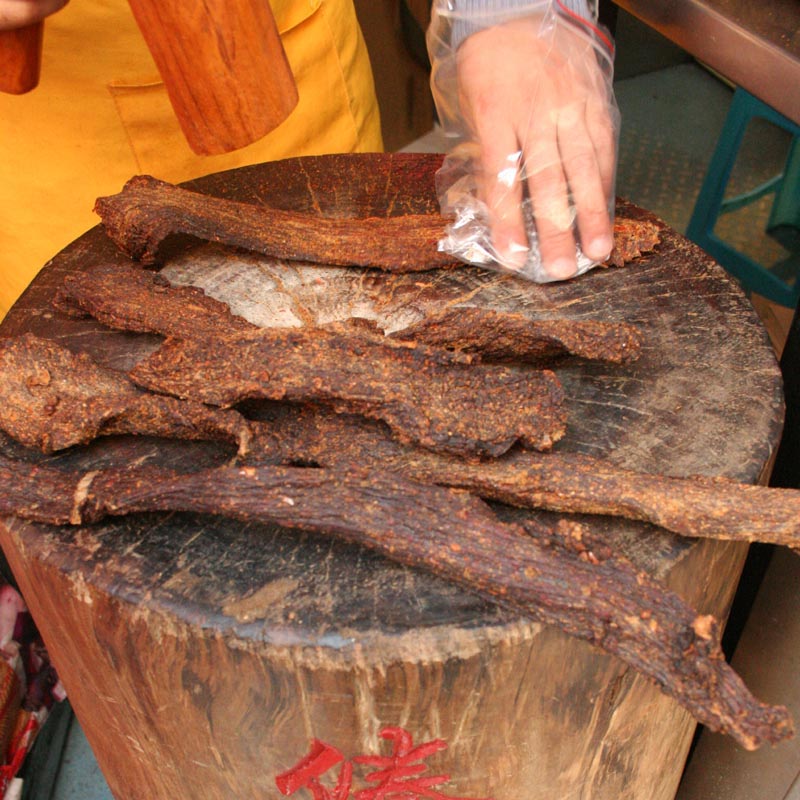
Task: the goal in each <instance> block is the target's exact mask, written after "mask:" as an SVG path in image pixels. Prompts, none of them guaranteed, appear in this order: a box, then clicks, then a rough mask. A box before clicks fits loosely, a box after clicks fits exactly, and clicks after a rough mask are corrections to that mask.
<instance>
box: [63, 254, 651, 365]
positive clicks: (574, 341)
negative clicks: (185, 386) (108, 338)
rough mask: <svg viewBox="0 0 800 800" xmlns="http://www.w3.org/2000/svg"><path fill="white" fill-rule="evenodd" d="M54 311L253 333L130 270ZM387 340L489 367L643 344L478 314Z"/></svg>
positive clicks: (90, 283) (202, 333) (103, 270)
mask: <svg viewBox="0 0 800 800" xmlns="http://www.w3.org/2000/svg"><path fill="white" fill-rule="evenodd" d="M55 305H56V307H57V308H59V309H60V310H62V311H65V312H67V313H71V314H75V313H80V314H88V315H89V316H91V317H93V318H94V319H96V320H98V321H99V322H102V323H103V324H104V325H108V326H109V327H111V328H116V329H119V330H126V331H136V332H140V333H141V332H148V333H160V334H162V335H164V336H175V337H178V338H193V339H198V338H199V339H202V338H207V337H210V336H221V335H224V334H226V333H230V332H235V331H244V330H255V329H256V328H257V326H256V325H253V324H251V323H249V322H247V320H245V319H244V318H242V317H240V316H237V315H235V314H232V313H231V311H230V308H229V307H228V306H227V304H225V303H222V302H220V301H219V300H215V299H214V298H212V297H209V296H208V295H206V294H205V293H204V292H203V291H202V289H198V288H196V287H193V286H173V285H171V284H170V283H169V282H168V281H167V280H166V279H165V278H163V277H162V276H161V275H159V274H158V273H154V272H150V271H147V270H141V269H136V268H135V267H125V266H116V265H104V266H100V267H96V268H94V269H92V270H91V271H88V272H76V273H72V274H70V275H67V276H66V277H65V278H64V283H63V285H62V287H61V288H60V289H59V291H58V293H57V295H56V300H55ZM326 327H329V328H331V329H335V330H337V329H338V330H340V331H344V330H349V331H357V332H360V333H361V334H363V335H369V334H372V335H375V336H383V332H382V331H381V329H380V328H379V327H378V326H377V325H376V324H375V322H374V321H373V320H366V319H360V318H354V319H349V320H344V321H343V322H337V323H331V324H330V325H327V326H326ZM391 338H394V339H398V340H403V341H418V342H421V343H423V344H428V345H432V346H437V347H444V348H447V349H449V350H452V351H458V352H466V353H474V354H478V355H480V357H481V358H482V359H484V360H487V361H510V362H515V361H516V362H520V361H528V362H532V363H539V362H543V361H548V360H551V359H553V358H557V357H561V356H566V355H573V356H577V357H580V358H585V359H591V360H599V361H606V362H609V363H615V364H621V363H627V362H630V361H633V360H635V359H636V358H637V357H638V354H639V349H640V344H641V335H640V333H639V331H638V329H637V328H635V327H634V326H633V325H628V324H627V323H610V322H599V321H594V320H567V319H554V320H532V319H529V318H528V317H525V316H523V315H521V314H512V313H509V312H503V311H495V310H492V309H488V308H478V307H458V308H452V309H449V310H447V311H443V312H438V313H434V314H432V315H430V316H428V317H426V318H425V319H424V320H422V321H421V322H418V323H416V324H414V325H411V326H409V327H408V328H404V329H403V330H400V331H396V332H395V333H393V334H391Z"/></svg>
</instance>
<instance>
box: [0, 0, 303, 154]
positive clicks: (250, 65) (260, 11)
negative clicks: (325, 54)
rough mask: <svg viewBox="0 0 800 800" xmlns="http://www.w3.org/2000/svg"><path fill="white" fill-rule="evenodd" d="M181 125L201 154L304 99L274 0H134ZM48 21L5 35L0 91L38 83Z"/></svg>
mask: <svg viewBox="0 0 800 800" xmlns="http://www.w3.org/2000/svg"><path fill="white" fill-rule="evenodd" d="M129 2H130V6H131V9H132V11H133V15H134V17H135V19H136V22H137V24H138V26H139V29H140V30H141V32H142V35H143V37H144V39H145V42H146V43H147V46H148V48H149V49H150V52H151V53H152V55H153V59H154V60H155V62H156V66H157V67H158V70H159V72H160V73H161V77H162V79H163V81H164V84H165V86H166V89H167V94H168V95H169V99H170V102H171V104H172V107H173V109H174V111H175V114H176V116H177V118H178V122H179V123H180V126H181V130H182V131H183V133H184V136H185V137H186V140H187V141H188V143H189V146H190V147H191V148H192V150H194V152H195V153H198V154H200V155H214V154H218V153H227V152H230V151H232V150H238V149H239V148H241V147H245V146H246V145H248V144H252V143H253V142H255V141H258V140H259V139H261V138H262V137H263V136H265V135H266V134H267V133H269V132H270V131H271V130H273V129H274V128H276V127H277V126H278V125H280V124H281V123H282V122H283V121H284V120H285V119H286V118H287V117H288V116H289V114H290V113H291V111H292V109H294V107H295V105H297V100H298V94H297V87H296V85H295V81H294V77H293V75H292V72H291V69H290V67H289V62H288V61H287V59H286V54H285V52H284V50H283V44H282V43H281V40H280V36H279V34H278V28H277V25H276V24H275V18H274V16H273V14H272V9H271V8H270V6H269V3H268V1H267V0H183V2H180V3H165V2H163V0H129ZM42 31H43V25H42V23H36V24H34V25H30V26H28V27H26V28H21V29H18V30H13V31H4V32H2V33H0V90H2V91H4V92H11V93H14V94H22V93H24V92H27V91H30V90H31V89H33V88H34V87H35V86H36V85H37V84H38V82H39V72H40V65H41V50H42Z"/></svg>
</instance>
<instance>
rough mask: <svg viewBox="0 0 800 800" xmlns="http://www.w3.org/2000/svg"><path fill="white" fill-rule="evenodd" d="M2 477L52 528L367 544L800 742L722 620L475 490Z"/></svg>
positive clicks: (372, 480) (18, 510) (23, 509)
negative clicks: (547, 538) (748, 676)
mask: <svg viewBox="0 0 800 800" xmlns="http://www.w3.org/2000/svg"><path fill="white" fill-rule="evenodd" d="M0 481H2V482H3V484H4V485H5V486H8V487H9V492H8V493H6V494H4V495H3V496H0V512H2V513H13V514H17V515H18V516H22V517H26V518H28V519H34V520H37V521H41V522H48V523H54V524H64V523H66V522H70V523H72V524H78V525H79V524H85V523H89V522H93V521H97V520H99V519H102V518H103V517H105V516H107V515H123V514H129V513H133V512H140V511H190V512H200V513H211V514H220V515H223V516H227V517H232V518H236V519H241V520H245V521H259V522H266V523H272V524H278V525H282V526H284V527H286V528H296V529H299V530H303V531H312V532H316V533H319V534H324V535H332V536H335V537H337V538H341V539H344V540H346V541H349V542H355V543H357V544H360V545H363V546H365V547H368V548H371V549H373V550H377V551H378V552H380V553H382V554H383V555H384V556H386V557H388V558H390V559H391V560H394V561H397V562H399V563H401V564H405V565H407V566H411V567H414V568H419V569H423V570H427V571H429V572H432V573H433V574H435V575H438V576H440V577H442V578H445V579H446V580H449V581H452V582H453V583H456V584H458V585H460V586H463V587H465V588H467V589H469V590H470V591H474V592H476V593H477V594H479V595H481V596H483V597H485V598H488V599H490V600H492V601H495V602H497V603H499V604H501V605H503V606H505V607H507V608H510V609H513V610H514V611H516V612H519V613H522V614H524V615H526V616H528V617H531V618H532V619H536V620H539V621H541V622H544V623H546V624H550V625H555V626H558V627H559V628H561V629H562V630H564V631H565V632H566V633H568V634H570V635H572V636H575V637H578V638H580V639H584V640H587V641H589V642H591V643H593V644H596V645H598V646H599V647H601V648H603V649H604V650H606V651H607V652H609V653H612V654H614V655H616V656H618V657H619V658H621V659H622V660H623V661H624V662H626V663H628V664H629V665H631V666H632V667H634V668H635V669H637V670H638V671H640V672H641V673H643V674H644V675H646V676H648V677H649V678H650V679H652V680H654V681H655V682H656V683H657V684H658V685H659V686H660V688H661V689H662V690H663V691H664V692H666V693H667V694H669V695H671V696H672V697H673V698H675V700H677V701H678V702H679V703H681V704H682V705H683V706H684V707H685V708H686V709H688V710H689V711H690V712H691V713H692V714H693V715H694V716H695V717H696V718H697V719H698V720H699V721H701V722H702V723H704V724H705V725H707V726H708V727H710V728H711V729H712V730H719V731H724V732H726V733H729V734H730V735H731V736H733V737H734V738H735V739H736V740H737V741H738V742H739V743H740V744H741V745H742V746H743V747H746V748H748V749H755V748H757V747H759V746H760V745H761V744H763V743H765V742H777V741H780V740H781V739H784V738H787V737H789V736H791V735H792V723H791V720H790V718H789V715H788V713H787V711H786V709H784V708H782V707H776V706H768V705H765V704H762V703H760V702H759V701H758V700H756V699H755V698H754V697H753V696H752V695H751V694H750V692H749V691H748V690H747V687H746V686H745V685H744V683H743V682H742V681H741V679H740V678H739V677H738V676H737V675H736V673H735V672H733V670H732V669H731V668H730V667H729V666H728V664H727V663H726V662H725V658H724V656H723V653H722V651H721V648H720V645H719V630H718V626H717V623H716V622H715V620H714V619H713V618H712V617H709V616H699V615H697V614H696V612H694V611H693V610H692V609H691V608H689V607H688V606H687V605H686V604H685V603H683V601H681V600H680V598H678V597H677V595H675V594H672V593H670V592H668V591H666V590H665V589H663V588H662V587H660V586H659V585H658V584H657V583H656V582H655V581H653V580H651V579H650V578H649V577H648V576H647V575H645V574H643V573H636V572H635V571H634V570H632V569H629V568H626V567H625V565H624V564H620V563H618V562H616V561H614V560H612V559H609V560H608V561H605V562H601V563H599V564H593V563H589V562H588V561H586V560H584V559H582V558H580V557H579V556H578V555H575V556H574V557H570V554H569V551H568V550H567V549H566V548H552V547H541V546H540V545H539V544H538V543H537V542H536V541H535V540H534V539H533V538H531V537H530V536H529V535H527V534H526V533H525V531H524V530H523V529H522V528H521V527H519V526H517V525H515V524H511V523H503V522H501V521H500V520H498V519H497V517H496V516H495V515H494V514H493V513H492V511H491V510H490V509H489V508H488V506H486V505H485V504H484V503H483V502H481V501H480V500H478V499H476V498H474V497H472V496H470V495H468V494H466V493H464V492H459V491H454V490H450V489H443V488H440V487H430V486H423V485H422V484H418V483H413V482H410V481H405V480H403V479H401V478H399V477H397V476H380V475H374V474H373V475H367V474H365V473H364V472H362V471H331V470H324V469H304V468H296V467H260V468H258V467H233V468H232V467H225V468H220V469H214V470H204V471H201V472H196V473H193V474H178V473H175V472H173V471H168V470H159V469H156V468H147V467H132V468H130V469H118V470H103V471H97V472H89V473H86V474H82V475H68V474H65V473H63V472H60V471H58V470H55V469H50V470H47V469H45V468H43V467H35V466H34V467H31V466H30V465H27V464H20V463H18V462H13V461H8V460H3V461H1V462H0Z"/></svg>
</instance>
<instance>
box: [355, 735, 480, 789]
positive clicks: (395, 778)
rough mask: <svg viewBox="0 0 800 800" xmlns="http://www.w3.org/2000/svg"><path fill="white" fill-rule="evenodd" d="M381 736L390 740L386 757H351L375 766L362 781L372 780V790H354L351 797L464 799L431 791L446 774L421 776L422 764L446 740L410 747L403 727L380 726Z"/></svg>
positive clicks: (369, 781) (446, 776) (361, 762)
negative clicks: (354, 792)
mask: <svg viewBox="0 0 800 800" xmlns="http://www.w3.org/2000/svg"><path fill="white" fill-rule="evenodd" d="M381 736H382V737H383V738H384V739H389V740H390V741H391V742H392V753H391V755H389V756H358V757H357V758H354V759H353V760H354V761H355V762H356V763H358V764H366V765H367V766H370V767H378V770H377V771H376V772H371V773H370V774H369V775H366V776H365V778H364V780H366V781H367V782H368V783H376V784H377V786H375V787H374V788H372V789H364V790H363V791H361V792H356V794H355V800H391V799H393V800H416V799H418V798H429V800H465V798H457V797H448V796H446V795H443V794H440V793H439V792H437V791H435V790H434V789H433V788H432V787H434V786H439V785H441V784H442V783H447V781H449V780H450V776H449V775H431V776H428V777H422V773H423V772H425V771H426V770H427V769H428V767H427V765H426V764H424V763H422V762H424V761H425V759H427V758H430V757H431V756H432V755H434V754H435V753H438V752H439V751H440V750H444V749H445V748H446V747H447V742H445V741H443V740H442V739H434V740H433V741H430V742H425V743H424V744H420V745H417V746H416V747H414V746H413V742H412V739H411V734H410V733H409V732H408V731H406V730H404V729H403V728H384V729H383V730H382V731H381Z"/></svg>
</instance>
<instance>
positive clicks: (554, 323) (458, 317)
mask: <svg viewBox="0 0 800 800" xmlns="http://www.w3.org/2000/svg"><path fill="white" fill-rule="evenodd" d="M391 336H392V338H395V339H401V340H403V341H415V342H421V343H423V344H429V345H435V346H437V347H446V348H448V349H453V350H457V351H459V352H464V353H477V354H478V355H480V357H481V359H484V360H486V361H510V362H514V361H516V362H520V361H526V362H534V363H536V362H541V361H547V360H550V359H553V358H558V357H561V356H565V355H571V356H577V357H579V358H585V359H591V360H595V361H607V362H610V363H613V364H625V363H628V362H630V361H634V360H636V358H638V356H639V349H640V347H641V334H640V333H639V331H638V329H637V328H635V327H634V326H633V325H628V324H627V323H624V322H621V323H612V322H600V321H595V320H572V319H551V320H538V319H530V318H529V317H526V316H524V315H523V314H513V313H509V312H503V311H495V310H493V309H489V308H478V307H475V306H458V307H454V308H450V309H447V310H446V311H440V312H437V313H434V314H431V315H429V316H427V317H425V319H423V320H421V321H420V322H417V323H414V324H412V325H409V326H408V327H406V328H403V329H402V330H398V331H395V332H394V333H393V334H391Z"/></svg>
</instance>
